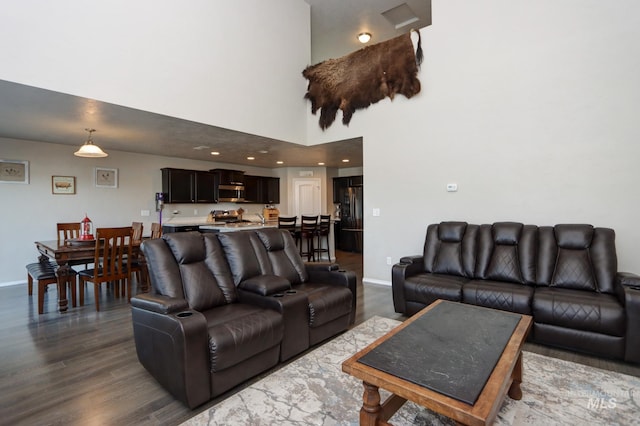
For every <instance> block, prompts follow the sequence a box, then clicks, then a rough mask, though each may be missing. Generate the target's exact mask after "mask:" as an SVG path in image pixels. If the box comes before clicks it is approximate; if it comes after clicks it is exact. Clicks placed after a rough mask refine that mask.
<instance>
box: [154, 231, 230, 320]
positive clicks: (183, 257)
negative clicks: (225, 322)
mask: <svg viewBox="0 0 640 426" xmlns="http://www.w3.org/2000/svg"><path fill="white" fill-rule="evenodd" d="M163 238H164V240H165V241H166V242H167V245H168V246H169V248H170V249H171V252H172V253H173V256H174V258H175V260H176V261H177V262H178V267H179V269H180V276H181V277H182V288H183V290H184V297H185V299H187V302H189V306H190V307H191V308H192V309H195V310H196V311H203V310H206V309H209V308H212V307H215V306H220V305H224V304H226V303H229V302H228V301H227V298H226V297H225V295H224V293H223V292H222V289H221V288H220V287H219V286H218V280H217V279H216V277H215V276H214V274H213V272H212V271H211V270H210V269H209V267H208V265H207V263H206V257H207V248H206V246H205V242H204V239H203V237H202V234H200V233H198V232H184V233H172V234H168V235H165V236H163ZM210 254H211V256H222V253H220V252H219V253H217V254H215V253H210Z"/></svg>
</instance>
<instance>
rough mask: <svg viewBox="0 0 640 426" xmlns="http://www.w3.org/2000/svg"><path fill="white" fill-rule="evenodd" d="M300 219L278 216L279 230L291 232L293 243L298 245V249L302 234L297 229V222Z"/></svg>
mask: <svg viewBox="0 0 640 426" xmlns="http://www.w3.org/2000/svg"><path fill="white" fill-rule="evenodd" d="M297 221H298V218H297V217H296V216H291V217H286V216H278V228H279V229H286V230H287V231H289V233H290V234H291V236H292V237H293V241H295V243H296V247H298V242H299V241H300V234H299V232H298V230H297V229H296V222H297Z"/></svg>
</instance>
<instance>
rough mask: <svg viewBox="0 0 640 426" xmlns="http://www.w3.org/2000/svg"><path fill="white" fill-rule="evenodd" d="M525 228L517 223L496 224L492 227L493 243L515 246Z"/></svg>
mask: <svg viewBox="0 0 640 426" xmlns="http://www.w3.org/2000/svg"><path fill="white" fill-rule="evenodd" d="M523 226H524V225H523V224H521V223H516V222H496V223H494V224H493V226H492V230H493V241H494V242H495V243H496V244H502V245H509V246H514V245H516V244H518V241H519V240H520V235H521V234H522V227H523Z"/></svg>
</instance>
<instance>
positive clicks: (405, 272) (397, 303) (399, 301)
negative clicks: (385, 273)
mask: <svg viewBox="0 0 640 426" xmlns="http://www.w3.org/2000/svg"><path fill="white" fill-rule="evenodd" d="M423 259H424V258H423V256H405V257H402V258H400V262H399V263H396V264H395V265H393V266H392V267H391V290H392V293H393V308H394V309H395V311H396V312H398V313H400V314H405V313H406V312H407V305H406V303H407V302H406V299H405V297H404V283H405V281H406V279H407V278H409V277H411V276H413V275H417V274H418V273H420V272H422V270H423V266H422V265H423V264H424V260H423Z"/></svg>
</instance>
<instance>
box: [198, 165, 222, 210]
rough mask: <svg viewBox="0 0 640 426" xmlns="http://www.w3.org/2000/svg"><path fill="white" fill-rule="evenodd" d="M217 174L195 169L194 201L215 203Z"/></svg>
mask: <svg viewBox="0 0 640 426" xmlns="http://www.w3.org/2000/svg"><path fill="white" fill-rule="evenodd" d="M216 184H217V176H216V174H215V173H211V172H203V171H199V170H196V171H195V190H194V192H195V202H196V203H217V202H218V200H216Z"/></svg>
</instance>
